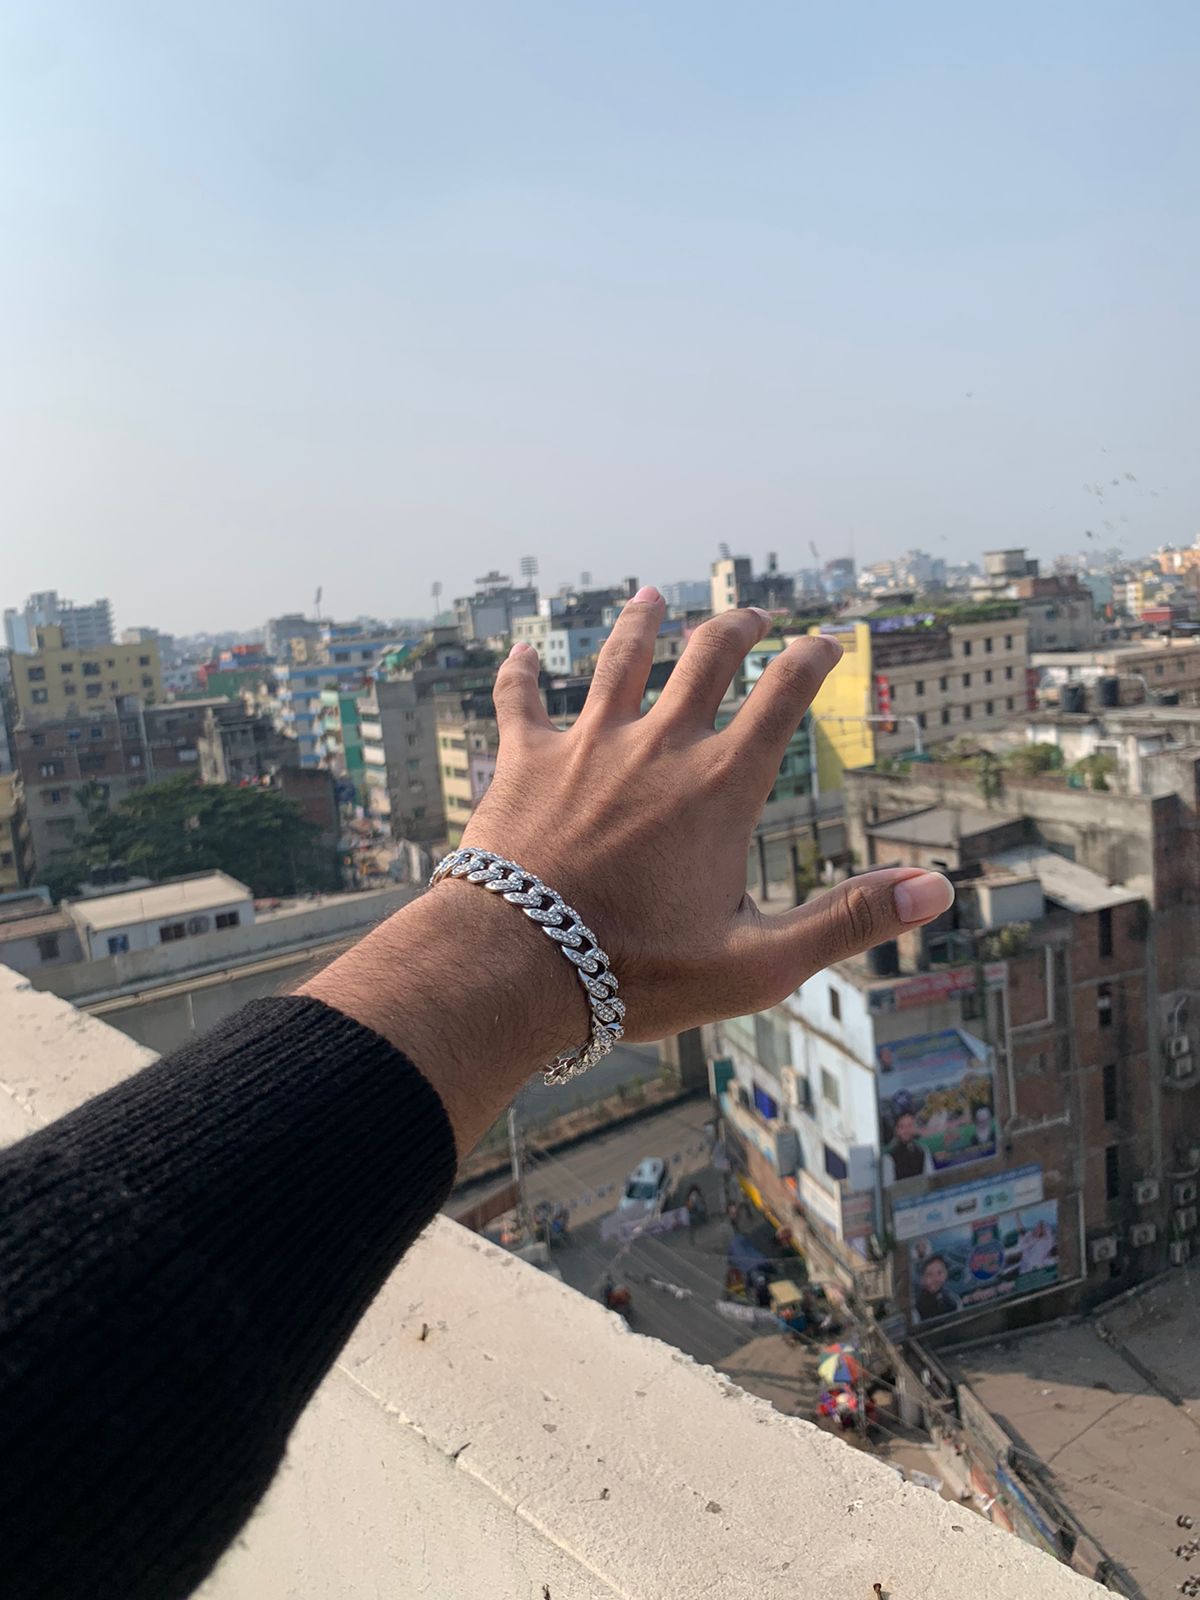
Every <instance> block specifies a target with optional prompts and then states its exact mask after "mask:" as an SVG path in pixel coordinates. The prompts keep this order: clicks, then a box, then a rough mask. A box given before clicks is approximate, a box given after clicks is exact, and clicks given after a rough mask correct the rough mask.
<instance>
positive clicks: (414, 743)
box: [408, 733, 417, 750]
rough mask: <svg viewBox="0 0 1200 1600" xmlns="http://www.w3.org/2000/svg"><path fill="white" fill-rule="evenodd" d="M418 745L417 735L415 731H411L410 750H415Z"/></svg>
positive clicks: (409, 738) (409, 736)
mask: <svg viewBox="0 0 1200 1600" xmlns="http://www.w3.org/2000/svg"><path fill="white" fill-rule="evenodd" d="M416 747H417V736H416V734H415V733H410V734H409V735H408V748H409V749H410V750H415V749H416Z"/></svg>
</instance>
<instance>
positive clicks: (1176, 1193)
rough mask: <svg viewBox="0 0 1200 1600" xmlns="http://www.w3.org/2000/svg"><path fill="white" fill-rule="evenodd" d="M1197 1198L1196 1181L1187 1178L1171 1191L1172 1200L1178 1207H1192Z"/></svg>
mask: <svg viewBox="0 0 1200 1600" xmlns="http://www.w3.org/2000/svg"><path fill="white" fill-rule="evenodd" d="M1195 1198H1196V1180H1195V1179H1194V1178H1185V1179H1184V1180H1183V1182H1182V1183H1177V1184H1175V1185H1174V1186H1173V1187H1172V1189H1171V1199H1172V1200H1173V1201H1174V1203H1175V1204H1176V1205H1177V1206H1190V1205H1191V1204H1192V1203H1193V1202H1194V1201H1195Z"/></svg>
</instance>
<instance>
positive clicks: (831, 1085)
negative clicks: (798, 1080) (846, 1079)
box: [821, 1067, 842, 1110]
mask: <svg viewBox="0 0 1200 1600" xmlns="http://www.w3.org/2000/svg"><path fill="white" fill-rule="evenodd" d="M821 1099H822V1100H827V1101H828V1102H829V1104H830V1105H831V1106H836V1107H837V1108H838V1109H839V1110H840V1108H841V1104H842V1086H841V1084H840V1083H839V1082H838V1081H837V1079H836V1078H835V1077H834V1075H833V1073H832V1072H829V1071H828V1070H827V1069H826V1068H825V1067H822V1068H821Z"/></svg>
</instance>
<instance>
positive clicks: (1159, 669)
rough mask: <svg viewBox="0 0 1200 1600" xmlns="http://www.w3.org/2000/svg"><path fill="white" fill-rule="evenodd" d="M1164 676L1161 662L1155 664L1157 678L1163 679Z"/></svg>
mask: <svg viewBox="0 0 1200 1600" xmlns="http://www.w3.org/2000/svg"><path fill="white" fill-rule="evenodd" d="M1162 675H1163V664H1162V662H1161V661H1156V662H1155V663H1154V676H1155V677H1156V678H1161V677H1162Z"/></svg>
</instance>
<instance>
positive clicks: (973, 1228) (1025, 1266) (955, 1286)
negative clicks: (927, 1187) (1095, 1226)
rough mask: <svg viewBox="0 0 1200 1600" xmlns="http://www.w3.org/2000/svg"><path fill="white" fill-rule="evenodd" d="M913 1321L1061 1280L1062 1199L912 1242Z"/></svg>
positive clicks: (938, 1316)
mask: <svg viewBox="0 0 1200 1600" xmlns="http://www.w3.org/2000/svg"><path fill="white" fill-rule="evenodd" d="M908 1265H909V1277H910V1281H911V1284H912V1317H911V1320H912V1323H913V1326H914V1327H916V1326H917V1325H918V1324H920V1323H924V1322H934V1321H938V1320H940V1319H941V1318H942V1317H954V1316H958V1315H959V1314H960V1313H961V1312H963V1311H971V1310H974V1309H975V1308H977V1307H979V1306H986V1305H990V1304H992V1303H994V1302H996V1301H1000V1300H1007V1299H1010V1298H1012V1297H1013V1296H1015V1295H1022V1294H1031V1293H1032V1292H1033V1291H1034V1290H1035V1289H1044V1288H1046V1287H1048V1286H1049V1285H1050V1284H1052V1283H1057V1282H1058V1201H1057V1200H1040V1201H1038V1203H1037V1204H1036V1205H1031V1206H1022V1207H1021V1208H1020V1210H1019V1211H1002V1212H1001V1213H1000V1215H999V1216H996V1217H987V1218H982V1219H976V1220H975V1221H974V1222H966V1223H962V1224H960V1225H959V1226H958V1227H954V1228H943V1229H941V1230H940V1232H938V1233H930V1234H926V1235H923V1236H922V1237H920V1238H918V1239H914V1240H913V1241H912V1243H911V1244H910V1245H909V1247H908Z"/></svg>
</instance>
